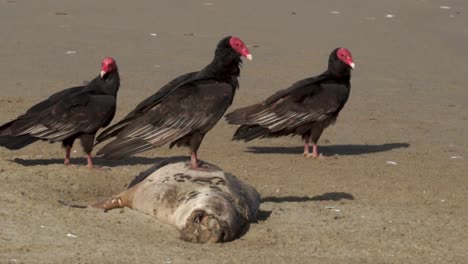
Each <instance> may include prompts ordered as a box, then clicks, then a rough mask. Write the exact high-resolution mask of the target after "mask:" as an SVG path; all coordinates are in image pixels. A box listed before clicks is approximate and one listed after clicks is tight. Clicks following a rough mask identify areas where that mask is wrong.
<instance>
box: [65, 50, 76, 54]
mask: <svg viewBox="0 0 468 264" xmlns="http://www.w3.org/2000/svg"><path fill="white" fill-rule="evenodd" d="M76 53H77V51H76V50H68V51H67V52H65V54H76Z"/></svg>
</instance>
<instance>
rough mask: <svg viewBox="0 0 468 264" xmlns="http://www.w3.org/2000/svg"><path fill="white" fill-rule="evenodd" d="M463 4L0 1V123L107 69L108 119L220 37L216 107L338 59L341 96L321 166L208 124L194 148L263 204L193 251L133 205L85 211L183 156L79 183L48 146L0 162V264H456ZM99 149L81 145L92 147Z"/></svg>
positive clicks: (463, 184)
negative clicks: (241, 46) (221, 237)
mask: <svg viewBox="0 0 468 264" xmlns="http://www.w3.org/2000/svg"><path fill="white" fill-rule="evenodd" d="M467 25H468V2H463V1H450V0H445V1H438V0H437V1H436V0H413V1H406V0H392V1H372V0H356V1H346V0H332V1H325V0H319V1H305V0H290V1H267V0H257V1H246V0H238V1H222V0H203V1H169V0H158V1H150V0H144V1H123V0H114V1H110V0H105V1H90V0H83V1H72V0H62V1H58V0H41V1H32V0H29V1H27V0H0V33H1V37H0V91H1V93H0V110H1V111H0V123H1V124H3V123H6V122H8V121H10V120H12V119H13V118H16V117H17V116H18V115H20V114H22V113H24V111H26V110H27V109H28V108H29V107H30V106H32V105H33V104H35V103H37V102H39V101H41V100H43V99H45V98H47V97H48V96H49V95H51V94H52V93H54V92H56V91H59V90H62V89H64V88H68V87H71V86H75V85H79V84H82V83H83V81H87V80H90V79H92V78H94V77H95V76H97V75H98V73H99V67H100V65H99V63H100V61H101V60H102V58H104V57H106V56H112V57H114V58H115V59H116V61H117V63H118V65H119V71H120V76H121V87H120V91H119V94H118V107H117V114H116V117H115V118H114V121H113V122H117V121H118V120H119V119H120V118H121V117H123V116H124V115H125V114H127V113H128V112H129V111H130V110H132V109H133V108H134V107H135V105H136V104H137V103H139V102H140V101H141V100H143V99H145V98H146V97H148V96H149V95H151V94H153V93H154V92H155V91H157V90H158V89H159V88H160V87H161V86H162V85H164V84H165V83H167V82H168V81H170V80H172V79H173V78H175V77H177V76H179V75H181V74H183V73H186V72H189V71H194V70H198V69H201V68H202V67H204V66H205V65H206V64H207V63H209V62H210V61H211V59H212V57H213V52H214V48H215V46H216V44H217V42H218V41H219V40H220V39H221V38H223V37H225V36H228V35H234V36H237V37H239V38H241V39H242V40H244V41H245V43H246V44H247V46H248V47H249V49H250V51H251V53H252V55H253V61H252V62H250V61H245V62H244V64H243V68H242V71H241V78H240V89H239V90H238V92H237V94H236V97H235V99H234V103H233V105H232V106H231V108H230V109H229V110H228V111H230V110H233V109H235V108H237V107H241V106H247V105H249V104H252V103H255V102H259V101H261V100H263V99H265V98H266V97H267V96H269V95H271V94H272V93H274V92H275V91H277V90H280V89H284V88H287V87H289V85H291V84H292V83H293V82H295V81H297V80H299V79H302V78H306V77H310V76H314V75H317V74H320V73H321V72H322V71H324V70H325V68H326V65H327V60H328V55H329V53H330V52H331V51H332V50H333V49H334V48H336V47H340V46H341V47H346V48H348V49H349V50H350V51H351V52H352V54H353V57H354V60H355V63H356V69H355V70H354V71H353V76H352V79H351V83H352V88H351V96H350V99H349V101H348V102H347V104H346V106H345V107H344V109H343V111H342V112H341V114H340V116H339V118H338V121H337V122H336V124H335V125H334V126H332V127H329V128H328V129H327V130H325V132H324V134H323V135H322V138H321V140H320V142H319V143H320V144H321V149H320V150H321V152H323V153H324V154H328V155H336V156H337V159H336V160H313V159H306V158H304V157H303V156H302V143H301V140H300V138H299V137H283V138H278V139H264V140H257V141H252V142H249V143H241V142H234V141H231V137H232V134H233V133H234V131H235V126H231V125H228V124H227V123H226V122H225V121H224V120H220V122H219V123H218V124H217V125H216V126H215V128H214V129H213V130H211V131H210V132H209V133H208V134H207V136H206V137H205V140H204V142H203V143H202V146H201V148H200V151H199V157H200V158H201V159H202V160H206V161H209V162H210V163H213V164H216V165H218V166H219V167H221V168H223V169H224V170H225V171H227V172H230V173H232V174H234V175H236V176H237V177H239V178H240V179H242V180H243V181H245V182H247V183H249V184H251V185H252V186H254V187H255V188H256V189H257V190H258V191H259V192H260V194H261V195H262V203H261V206H260V209H261V211H260V214H259V221H258V223H255V224H252V225H251V226H250V230H249V231H248V232H247V233H246V234H245V235H244V236H242V237H241V238H240V239H237V240H235V241H233V242H229V243H224V244H204V245H200V244H191V243H187V242H184V241H182V240H180V239H178V236H179V234H178V232H177V230H176V229H175V228H173V227H172V226H169V225H166V224H163V223H160V222H158V221H157V220H155V219H154V218H151V217H149V216H147V215H144V214H141V213H138V212H136V211H132V210H130V209H118V210H113V211H110V212H107V213H104V212H103V211H100V210H97V209H92V208H86V209H79V208H71V207H69V206H66V205H64V204H62V203H60V202H59V201H63V202H65V203H70V204H80V205H88V204H90V203H92V202H95V201H98V200H100V199H102V198H104V197H108V196H110V195H112V194H115V193H118V192H120V191H122V190H124V189H125V188H126V186H127V185H128V183H129V182H130V181H131V180H132V179H133V178H134V177H135V175H137V174H138V173H139V172H141V171H143V170H145V169H147V168H149V167H150V166H151V165H152V164H154V163H155V162H156V161H158V160H160V159H162V158H164V157H170V156H178V155H187V154H188V150H187V149H181V148H175V149H168V147H162V148H158V149H154V150H151V151H148V152H145V153H142V154H139V155H137V156H134V157H131V158H128V159H125V160H122V161H106V160H102V159H99V158H97V159H96V161H95V163H96V164H97V165H100V166H105V167H108V169H106V170H101V171H90V170H88V169H87V168H86V166H85V165H86V159H85V156H84V154H83V152H82V150H81V147H80V145H79V144H76V146H75V148H74V150H75V151H74V152H73V153H72V158H73V159H72V162H73V163H75V164H78V165H79V166H78V167H77V168H74V167H66V166H64V165H63V158H64V150H63V149H62V148H61V146H60V144H53V145H51V144H48V143H44V142H39V143H36V144H33V145H31V146H29V147H27V148H24V149H21V150H19V151H9V150H7V149H5V148H1V149H0V263H161V264H178V263H204V264H211V263H213V264H214V263H468V237H467V232H466V230H468V202H467V201H468V199H467V198H468V166H467V165H468V162H467V161H468V103H467V102H468V92H467V86H466V84H467V82H468V74H467V66H466V65H467V63H468V49H467V43H468V26H467ZM99 147H100V146H98V147H96V150H97V149H98V148H99Z"/></svg>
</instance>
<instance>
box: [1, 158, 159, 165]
mask: <svg viewBox="0 0 468 264" xmlns="http://www.w3.org/2000/svg"><path fill="white" fill-rule="evenodd" d="M163 159H165V158H147V157H128V158H125V159H122V160H105V159H100V158H94V159H93V163H94V164H95V165H97V166H103V167H118V166H128V165H131V166H133V165H149V164H151V165H152V164H155V163H157V162H158V161H161V160H163ZM10 161H11V162H14V163H17V164H19V165H23V166H25V167H30V166H41V165H54V164H63V159H20V158H15V159H13V160H10ZM71 164H73V165H79V166H81V165H86V164H87V159H86V158H72V159H71Z"/></svg>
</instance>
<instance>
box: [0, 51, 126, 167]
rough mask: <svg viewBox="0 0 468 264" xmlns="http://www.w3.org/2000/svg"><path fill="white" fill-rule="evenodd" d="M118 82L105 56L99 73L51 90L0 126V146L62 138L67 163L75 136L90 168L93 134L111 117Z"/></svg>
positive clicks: (16, 146) (114, 68) (113, 65)
mask: <svg viewBox="0 0 468 264" xmlns="http://www.w3.org/2000/svg"><path fill="white" fill-rule="evenodd" d="M119 86H120V77H119V72H118V69H117V64H116V62H115V60H114V59H113V58H105V59H104V60H103V61H102V68H101V74H100V75H99V76H97V77H96V78H94V79H93V80H92V81H91V82H89V83H88V84H86V85H85V86H77V87H72V88H68V89H65V90H63V91H60V92H58V93H55V94H53V95H51V96H50V97H49V98H48V99H46V100H44V101H42V102H40V103H38V104H36V105H34V106H33V107H31V108H30V109H29V110H28V111H27V112H26V113H25V114H23V115H21V116H19V117H18V118H16V119H15V120H13V121H10V122H8V123H6V124H4V125H3V126H1V127H0V146H3V147H6V148H8V149H11V150H16V149H20V148H23V147H25V146H27V145H29V144H31V143H34V142H35V141H37V140H48V141H49V142H51V143H52V142H56V141H62V144H63V146H64V147H65V149H66V155H65V161H64V164H65V165H69V164H70V151H71V148H72V146H73V142H74V141H75V139H77V138H79V139H80V140H81V144H82V146H83V149H84V151H85V152H86V154H87V158H88V168H90V169H92V168H93V162H92V158H91V151H92V150H93V146H94V136H95V135H96V132H97V131H98V129H99V128H101V127H105V126H107V125H108V124H109V123H110V122H111V121H112V119H113V118H114V114H115V109H116V96H117V91H118V90H119Z"/></svg>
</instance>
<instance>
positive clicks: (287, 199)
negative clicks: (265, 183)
mask: <svg viewBox="0 0 468 264" xmlns="http://www.w3.org/2000/svg"><path fill="white" fill-rule="evenodd" d="M340 200H354V196H353V195H352V194H350V193H345V192H329V193H324V194H321V195H315V196H281V197H276V196H266V197H263V198H262V199H261V200H260V202H262V203H300V202H311V201H340Z"/></svg>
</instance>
